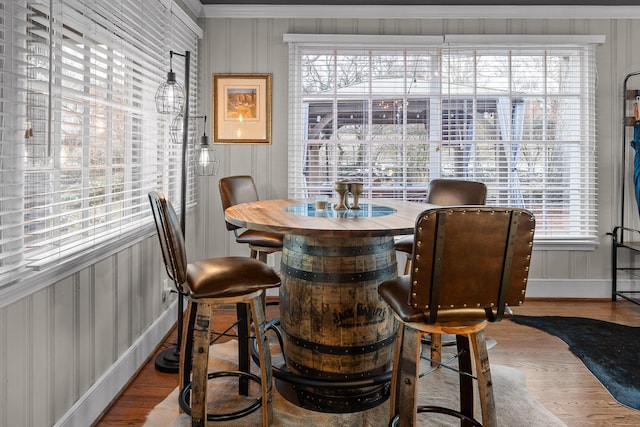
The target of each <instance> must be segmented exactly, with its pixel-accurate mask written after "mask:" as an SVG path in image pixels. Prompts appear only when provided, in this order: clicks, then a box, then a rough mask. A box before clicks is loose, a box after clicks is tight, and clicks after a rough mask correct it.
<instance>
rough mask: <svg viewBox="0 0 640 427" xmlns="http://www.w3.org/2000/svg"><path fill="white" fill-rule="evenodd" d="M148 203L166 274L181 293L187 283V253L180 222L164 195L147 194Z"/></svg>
mask: <svg viewBox="0 0 640 427" xmlns="http://www.w3.org/2000/svg"><path fill="white" fill-rule="evenodd" d="M149 201H150V202H151V211H152V212H153V219H154V220H155V223H156V230H157V231H158V239H159V240H160V246H161V248H162V258H163V260H164V265H165V268H166V269H167V274H168V275H169V278H171V280H173V281H174V283H175V285H176V287H177V288H178V290H179V291H182V289H181V287H182V284H183V283H185V282H186V281H187V251H186V250H185V243H184V235H183V234H182V230H181V229H180V220H179V219H178V216H177V215H176V212H175V210H174V209H173V206H172V205H171V203H170V202H169V201H167V199H166V198H165V196H164V194H162V193H159V192H157V191H152V192H150V193H149Z"/></svg>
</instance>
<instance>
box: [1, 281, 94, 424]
mask: <svg viewBox="0 0 640 427" xmlns="http://www.w3.org/2000/svg"><path fill="white" fill-rule="evenodd" d="M75 284H76V283H75V280H74V277H70V278H67V279H65V280H63V281H61V282H59V283H56V284H55V285H54V287H53V292H54V295H53V319H51V320H52V322H53V341H54V342H53V354H52V357H53V390H54V392H53V395H51V396H49V399H51V401H52V402H53V416H54V419H58V418H60V417H62V416H63V415H64V413H65V412H66V411H67V409H69V408H70V407H71V406H72V405H73V403H74V402H75V399H76V395H75V384H76V381H77V378H78V376H82V373H81V372H79V365H78V360H77V356H76V349H77V348H78V340H77V337H76V333H75V319H76V318H77V316H78V312H77V305H76V299H77V297H76V286H75ZM12 425H14V424H12ZM15 425H20V424H15Z"/></svg>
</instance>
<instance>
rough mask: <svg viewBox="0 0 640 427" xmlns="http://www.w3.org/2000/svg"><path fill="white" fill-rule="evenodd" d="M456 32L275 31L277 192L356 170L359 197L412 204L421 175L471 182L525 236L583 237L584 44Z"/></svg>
mask: <svg viewBox="0 0 640 427" xmlns="http://www.w3.org/2000/svg"><path fill="white" fill-rule="evenodd" d="M356 37H358V36H356ZM360 37H361V36H360ZM455 37H456V41H454V42H450V43H448V42H447V39H448V38H449V36H447V37H445V39H442V38H439V39H440V40H433V39H434V38H431V39H429V40H427V41H426V42H425V40H418V42H417V43H411V42H408V43H404V45H401V44H399V43H392V41H389V40H385V39H384V38H383V37H380V38H377V39H375V40H374V41H372V42H370V43H363V42H361V40H360V39H359V40H358V42H354V40H353V39H350V38H349V36H333V38H331V36H329V38H330V39H331V40H327V37H326V36H325V37H323V39H322V40H323V41H322V42H321V43H319V42H318V41H316V40H314V37H313V36H304V35H295V34H290V35H285V41H288V42H290V90H289V94H290V96H289V103H290V108H289V122H290V123H291V125H290V128H289V144H290V145H289V193H290V194H289V195H290V197H313V196H314V195H317V194H328V195H331V193H332V185H333V182H334V181H336V180H358V181H362V182H364V184H365V194H366V196H367V197H370V198H393V199H403V200H413V201H423V200H424V199H425V196H426V194H427V188H428V185H429V182H430V181H431V180H432V179H434V178H456V179H470V180H477V181H482V182H484V183H485V184H486V185H487V187H488V200H487V203H488V204H490V205H502V206H515V207H525V208H527V209H529V210H531V211H532V212H533V213H534V214H535V215H536V219H537V228H536V242H537V243H538V244H540V243H543V242H563V243H565V244H566V243H571V244H575V245H576V246H581V247H583V248H584V247H592V246H593V244H594V243H595V242H597V235H596V233H597V217H596V188H597V187H596V154H595V148H596V128H595V123H596V112H595V80H596V70H595V44H594V43H589V42H570V43H566V42H563V43H562V44H553V43H549V42H546V43H544V44H540V43H531V42H527V43H514V44H512V45H508V44H504V43H503V44H493V43H482V40H481V39H482V37H478V36H476V37H465V36H455ZM405 39H406V38H405ZM381 41H382V42H384V43H381ZM472 42H473V43H474V44H471V43H472ZM556 247H558V246H556Z"/></svg>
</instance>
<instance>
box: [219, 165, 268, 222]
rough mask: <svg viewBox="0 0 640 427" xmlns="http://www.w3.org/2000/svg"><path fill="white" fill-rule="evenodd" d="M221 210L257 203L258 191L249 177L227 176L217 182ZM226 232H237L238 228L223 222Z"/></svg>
mask: <svg viewBox="0 0 640 427" xmlns="http://www.w3.org/2000/svg"><path fill="white" fill-rule="evenodd" d="M218 188H219V190H220V199H221V200H222V210H223V211H224V210H226V209H227V208H229V207H231V206H235V205H239V204H241V203H249V202H257V201H258V200H260V198H259V197H258V190H257V189H256V184H255V183H254V182H253V178H252V177H251V176H250V175H238V176H228V177H225V178H221V179H220V181H219V182H218ZM225 223H226V225H227V230H237V229H239V228H240V227H238V226H237V225H233V224H231V223H230V222H228V221H225Z"/></svg>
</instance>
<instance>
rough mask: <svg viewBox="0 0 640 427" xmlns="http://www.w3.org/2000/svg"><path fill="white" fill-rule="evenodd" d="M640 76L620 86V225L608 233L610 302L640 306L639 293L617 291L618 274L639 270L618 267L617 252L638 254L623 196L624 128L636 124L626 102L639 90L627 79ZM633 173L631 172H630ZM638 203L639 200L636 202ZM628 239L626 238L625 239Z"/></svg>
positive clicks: (639, 233) (639, 240) (637, 236)
mask: <svg viewBox="0 0 640 427" xmlns="http://www.w3.org/2000/svg"><path fill="white" fill-rule="evenodd" d="M638 75H640V71H636V72H632V73H629V74H627V76H626V77H625V79H624V82H623V84H622V116H623V117H622V128H623V129H622V168H621V171H620V173H621V176H620V183H621V192H620V225H618V226H615V227H614V228H613V230H612V231H611V232H610V233H607V234H608V235H609V236H611V238H612V242H611V300H612V301H616V299H617V297H621V298H624V299H626V300H627V301H630V302H632V303H634V304H638V305H640V291H634V290H620V289H618V272H619V271H634V270H640V267H633V266H619V265H618V263H619V259H618V251H619V250H620V249H626V250H629V251H630V252H632V253H637V252H640V230H636V229H633V228H629V227H626V226H625V219H626V218H625V216H626V215H625V214H626V212H625V196H626V190H627V185H626V183H627V179H629V177H628V174H629V172H630V169H631V168H630V167H628V164H627V137H626V128H627V127H628V126H634V125H635V124H636V122H635V117H627V101H631V100H634V99H636V97H637V96H640V90H628V86H629V79H630V78H632V77H634V76H638ZM631 172H633V171H631ZM637 202H639V203H640V200H639V201H637ZM626 237H628V238H626Z"/></svg>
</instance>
